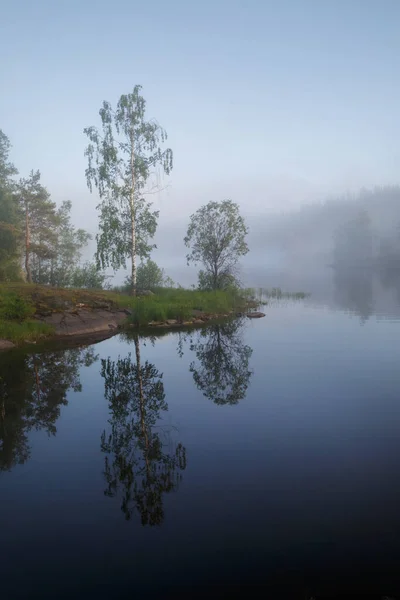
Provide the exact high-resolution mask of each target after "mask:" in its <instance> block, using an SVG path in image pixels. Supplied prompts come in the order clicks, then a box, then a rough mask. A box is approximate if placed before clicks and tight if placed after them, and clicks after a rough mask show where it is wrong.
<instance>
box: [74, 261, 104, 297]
mask: <svg viewBox="0 0 400 600" xmlns="http://www.w3.org/2000/svg"><path fill="white" fill-rule="evenodd" d="M106 280H107V276H106V275H105V273H104V272H103V271H99V270H98V268H97V265H96V264H95V263H91V262H89V261H87V262H85V263H84V264H83V265H82V266H81V267H75V268H74V269H73V271H72V273H71V286H72V287H74V288H86V289H92V290H101V289H103V288H104V284H105V282H106Z"/></svg>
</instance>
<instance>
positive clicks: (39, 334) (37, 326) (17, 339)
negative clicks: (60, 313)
mask: <svg viewBox="0 0 400 600" xmlns="http://www.w3.org/2000/svg"><path fill="white" fill-rule="evenodd" d="M52 333H53V328H52V327H50V325H46V323H41V322H40V321H30V320H29V321H23V322H22V323H16V322H15V321H1V322H0V339H2V340H9V341H10V342H14V344H22V343H23V342H25V341H29V342H36V341H38V340H40V339H43V338H45V337H48V336H49V335H51V334H52Z"/></svg>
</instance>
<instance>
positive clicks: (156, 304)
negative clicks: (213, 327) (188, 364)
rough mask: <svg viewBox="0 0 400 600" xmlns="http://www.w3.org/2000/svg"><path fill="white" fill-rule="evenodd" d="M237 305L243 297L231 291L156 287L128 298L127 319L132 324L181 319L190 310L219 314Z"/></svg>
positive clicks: (191, 313)
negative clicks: (156, 288) (151, 291)
mask: <svg viewBox="0 0 400 600" xmlns="http://www.w3.org/2000/svg"><path fill="white" fill-rule="evenodd" d="M239 306H243V300H241V299H240V298H239V297H238V296H237V294H235V293H233V292H232V293H230V292H223V291H216V292H200V291H196V290H185V289H181V288H168V289H167V288H165V289H158V290H156V293H155V295H154V296H146V297H143V298H135V299H131V305H130V308H131V309H132V312H133V314H132V317H131V321H132V322H133V323H135V324H136V325H144V324H147V323H149V322H150V321H166V320H167V319H175V320H177V321H180V322H183V321H186V320H188V319H190V318H192V317H193V315H194V314H195V313H194V311H200V312H202V313H206V314H218V315H222V314H227V313H229V312H230V311H231V310H235V309H237V308H238V307H239Z"/></svg>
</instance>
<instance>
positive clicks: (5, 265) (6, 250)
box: [0, 129, 21, 281]
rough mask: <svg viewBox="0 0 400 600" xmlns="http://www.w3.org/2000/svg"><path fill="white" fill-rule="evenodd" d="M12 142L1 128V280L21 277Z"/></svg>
mask: <svg viewBox="0 0 400 600" xmlns="http://www.w3.org/2000/svg"><path fill="white" fill-rule="evenodd" d="M10 149H11V144H10V141H9V139H8V137H7V136H6V135H5V134H4V133H3V131H2V130H1V129H0V281H10V280H12V279H18V278H20V277H21V268H20V264H19V260H20V233H21V232H20V228H19V214H18V210H17V204H16V200H15V197H14V190H15V183H14V182H13V181H12V179H11V178H12V177H13V175H16V174H17V169H16V168H15V167H14V165H13V164H12V163H11V162H10V161H9V158H8V155H9V152H10Z"/></svg>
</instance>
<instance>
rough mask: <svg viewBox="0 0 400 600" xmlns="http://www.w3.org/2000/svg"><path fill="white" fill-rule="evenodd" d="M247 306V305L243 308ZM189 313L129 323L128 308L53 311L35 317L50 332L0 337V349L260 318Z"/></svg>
mask: <svg viewBox="0 0 400 600" xmlns="http://www.w3.org/2000/svg"><path fill="white" fill-rule="evenodd" d="M246 308H247V309H249V308H251V307H250V306H247V307H246ZM193 313H194V314H193V316H192V317H191V318H189V319H186V320H178V319H166V320H165V321H150V322H149V323H146V324H141V325H136V324H134V323H130V322H129V317H130V316H131V315H132V311H131V310H129V309H118V310H105V309H96V308H92V309H89V308H86V307H84V308H81V309H78V310H71V311H65V312H58V313H53V314H51V315H49V316H47V317H42V318H38V319H37V321H40V322H42V323H45V324H47V325H50V326H51V327H53V328H54V331H53V332H52V333H51V334H49V335H46V336H45V335H43V336H42V337H40V338H39V339H38V340H37V341H32V340H24V341H23V342H22V343H19V344H16V343H14V342H11V341H9V340H5V339H0V351H6V350H12V349H15V348H26V347H30V346H41V345H42V344H57V343H60V344H63V343H64V344H66V345H67V346H68V345H69V344H68V342H69V341H72V342H73V343H77V344H78V345H80V344H91V343H96V342H100V341H103V340H106V339H109V338H111V337H114V336H115V335H117V334H119V333H123V332H124V331H137V332H138V333H139V332H141V331H142V332H143V331H146V332H148V333H151V331H159V330H176V329H185V328H188V327H193V328H196V329H197V328H200V327H205V326H207V325H211V324H213V323H218V322H221V321H225V320H228V319H236V318H240V317H245V316H247V317H248V318H261V317H263V316H265V314H264V313H258V312H243V311H230V312H228V313H219V314H218V313H206V312H203V311H193Z"/></svg>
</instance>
